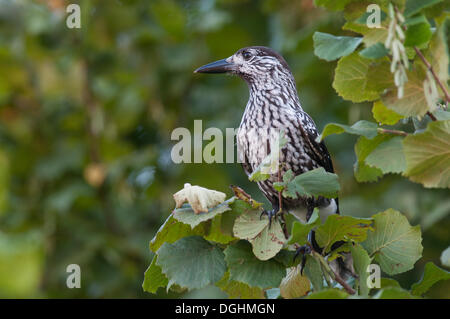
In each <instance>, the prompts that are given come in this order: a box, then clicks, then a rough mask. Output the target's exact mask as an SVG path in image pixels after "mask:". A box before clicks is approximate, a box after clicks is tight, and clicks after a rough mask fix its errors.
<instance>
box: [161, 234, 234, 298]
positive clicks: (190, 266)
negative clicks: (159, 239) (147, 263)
mask: <svg viewBox="0 0 450 319" xmlns="http://www.w3.org/2000/svg"><path fill="white" fill-rule="evenodd" d="M157 255H158V259H157V260H156V264H157V265H159V266H160V267H161V269H162V272H163V273H164V274H165V275H166V276H167V278H168V279H169V284H168V285H169V286H171V285H172V284H176V285H179V286H181V287H186V288H188V289H189V290H190V289H194V288H202V287H205V286H207V285H209V284H214V283H215V282H217V281H219V280H220V279H221V278H222V277H223V275H224V274H225V270H226V264H225V260H224V254H223V252H222V251H221V250H220V249H219V248H217V247H215V246H213V245H211V244H210V243H208V242H207V241H206V240H204V239H203V238H201V237H199V236H191V237H184V238H181V239H180V240H178V241H176V242H175V243H173V244H169V243H164V244H163V245H162V246H161V248H159V249H158V251H157Z"/></svg>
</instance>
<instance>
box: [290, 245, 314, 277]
mask: <svg viewBox="0 0 450 319" xmlns="http://www.w3.org/2000/svg"><path fill="white" fill-rule="evenodd" d="M311 251H312V249H311V247H310V246H309V245H308V244H306V245H303V246H300V247H298V248H297V250H296V251H295V255H294V261H295V259H296V258H297V257H298V256H299V255H300V254H302V262H301V265H302V269H301V270H300V274H301V275H303V269H305V265H306V255H309V254H310V253H311Z"/></svg>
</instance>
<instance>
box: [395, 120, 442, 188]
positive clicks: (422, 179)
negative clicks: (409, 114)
mask: <svg viewBox="0 0 450 319" xmlns="http://www.w3.org/2000/svg"><path fill="white" fill-rule="evenodd" d="M403 147H404V153H405V158H406V171H405V172H404V175H405V176H408V177H409V179H411V180H412V181H414V182H417V183H421V184H423V185H424V186H425V187H441V188H449V187H450V170H449V169H448V168H449V167H450V120H446V121H436V122H430V123H429V124H428V127H427V129H426V130H425V131H424V132H422V133H417V134H414V135H409V136H407V137H405V139H404V140H403Z"/></svg>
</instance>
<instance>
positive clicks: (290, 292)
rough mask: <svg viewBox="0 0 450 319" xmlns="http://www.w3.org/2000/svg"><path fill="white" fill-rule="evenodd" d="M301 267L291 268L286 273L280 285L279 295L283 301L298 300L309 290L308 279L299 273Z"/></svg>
mask: <svg viewBox="0 0 450 319" xmlns="http://www.w3.org/2000/svg"><path fill="white" fill-rule="evenodd" d="M300 268H301V267H291V268H288V269H287V271H286V277H284V278H283V280H282V281H281V284H280V294H281V296H282V297H283V298H285V299H293V298H300V297H303V296H305V295H306V294H307V293H308V292H309V291H310V289H311V283H310V282H309V279H308V277H306V276H304V275H302V274H301V272H300Z"/></svg>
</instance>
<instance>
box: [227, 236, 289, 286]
mask: <svg viewBox="0 0 450 319" xmlns="http://www.w3.org/2000/svg"><path fill="white" fill-rule="evenodd" d="M224 253H225V261H226V263H227V266H228V269H229V272H230V279H231V280H235V281H239V282H243V283H245V284H247V285H249V286H250V287H260V288H263V289H265V288H273V287H278V286H279V285H280V282H281V280H282V279H283V277H284V276H285V274H286V271H285V268H284V266H283V265H282V264H280V263H278V262H277V261H275V260H273V259H270V260H267V261H261V260H259V259H257V258H256V257H255V255H254V254H253V252H252V251H251V246H250V244H249V243H247V242H245V241H242V240H241V241H239V242H237V243H236V244H233V245H230V246H228V247H227V248H226V249H225V251H224Z"/></svg>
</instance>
